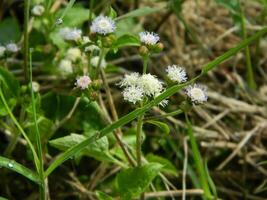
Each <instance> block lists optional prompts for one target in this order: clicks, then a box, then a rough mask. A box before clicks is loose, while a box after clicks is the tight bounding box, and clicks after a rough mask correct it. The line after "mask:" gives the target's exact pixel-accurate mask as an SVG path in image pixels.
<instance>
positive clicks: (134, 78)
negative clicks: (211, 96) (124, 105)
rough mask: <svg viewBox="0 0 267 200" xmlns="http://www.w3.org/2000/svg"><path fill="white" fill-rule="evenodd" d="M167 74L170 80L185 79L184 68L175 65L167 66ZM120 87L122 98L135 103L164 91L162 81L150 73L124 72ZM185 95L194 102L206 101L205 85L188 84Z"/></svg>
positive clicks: (163, 103)
mask: <svg viewBox="0 0 267 200" xmlns="http://www.w3.org/2000/svg"><path fill="white" fill-rule="evenodd" d="M166 72H167V76H168V78H169V79H170V80H172V81H174V82H177V83H183V82H185V81H186V80H187V75H186V72H185V69H184V68H182V67H178V66H176V65H171V66H168V67H167V69H166ZM119 85H120V87H123V88H124V90H123V92H122V95H123V98H124V100H126V101H128V102H131V103H133V104H136V103H137V102H141V101H143V100H145V97H147V99H148V98H155V97H157V96H159V95H160V94H162V92H164V90H165V89H164V87H163V82H161V81H159V80H158V79H157V78H156V76H153V75H151V74H143V75H140V74H139V73H136V72H134V73H131V74H126V75H125V76H124V78H123V79H122V80H121V81H120V83H119ZM185 93H186V95H187V96H188V98H190V100H191V102H192V103H194V104H201V103H204V102H205V101H207V99H208V96H207V91H206V87H204V86H202V85H199V84H193V85H189V86H188V87H187V88H186V90H185ZM167 104H168V100H163V101H161V102H160V105H161V106H166V105H167Z"/></svg>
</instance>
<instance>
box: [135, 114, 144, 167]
mask: <svg viewBox="0 0 267 200" xmlns="http://www.w3.org/2000/svg"><path fill="white" fill-rule="evenodd" d="M143 118H144V116H143V115H141V116H139V117H138V119H137V131H136V160H137V166H138V167H140V166H141V165H142V160H141V157H142V128H143Z"/></svg>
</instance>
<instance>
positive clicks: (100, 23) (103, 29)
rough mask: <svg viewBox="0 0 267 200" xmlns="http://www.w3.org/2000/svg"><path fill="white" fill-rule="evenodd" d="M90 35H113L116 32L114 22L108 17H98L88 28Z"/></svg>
mask: <svg viewBox="0 0 267 200" xmlns="http://www.w3.org/2000/svg"><path fill="white" fill-rule="evenodd" d="M90 29H91V32H92V33H98V34H101V35H106V34H109V33H113V32H114V31H115V30H116V25H115V21H114V20H112V19H111V18H110V17H106V16H102V15H101V16H98V17H97V18H95V19H94V20H93V22H92V25H91V27H90Z"/></svg>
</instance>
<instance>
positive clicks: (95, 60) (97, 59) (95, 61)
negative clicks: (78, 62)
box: [90, 56, 107, 69]
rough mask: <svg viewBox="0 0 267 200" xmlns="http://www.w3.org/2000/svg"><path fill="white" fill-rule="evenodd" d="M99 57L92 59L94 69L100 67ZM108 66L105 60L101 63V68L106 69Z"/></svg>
mask: <svg viewBox="0 0 267 200" xmlns="http://www.w3.org/2000/svg"><path fill="white" fill-rule="evenodd" d="M99 59H100V58H99V56H95V57H93V58H92V59H91V62H90V63H91V65H92V66H93V67H97V65H98V63H99ZM106 66H107V62H106V61H105V59H102V60H101V63H100V68H103V69H104V68H106Z"/></svg>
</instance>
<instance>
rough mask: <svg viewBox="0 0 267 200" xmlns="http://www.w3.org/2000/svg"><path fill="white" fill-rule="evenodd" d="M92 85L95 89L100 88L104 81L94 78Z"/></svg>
mask: <svg viewBox="0 0 267 200" xmlns="http://www.w3.org/2000/svg"><path fill="white" fill-rule="evenodd" d="M91 86H92V88H93V89H94V90H99V89H100V88H101V86H102V81H100V80H94V81H93V82H92V83H91Z"/></svg>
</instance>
